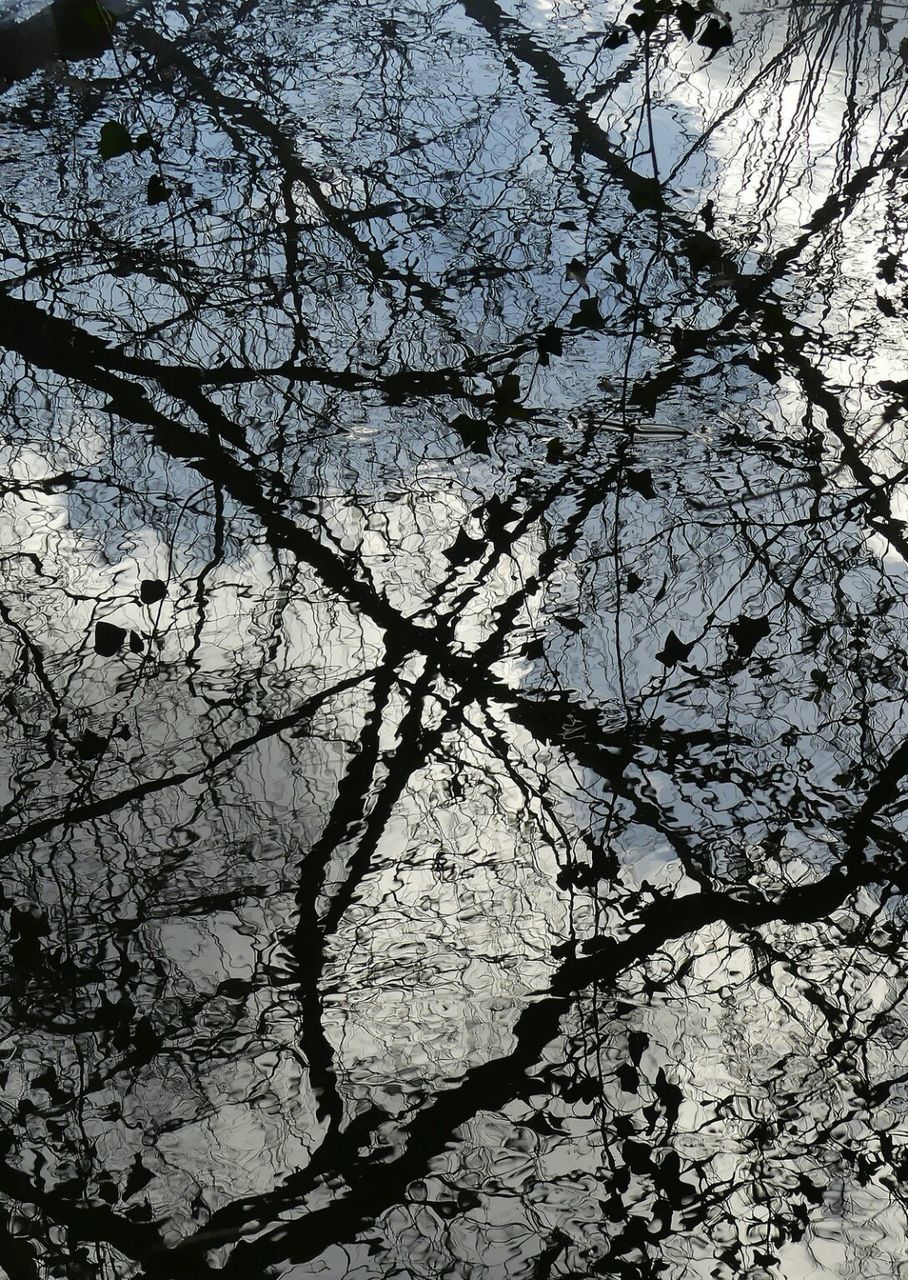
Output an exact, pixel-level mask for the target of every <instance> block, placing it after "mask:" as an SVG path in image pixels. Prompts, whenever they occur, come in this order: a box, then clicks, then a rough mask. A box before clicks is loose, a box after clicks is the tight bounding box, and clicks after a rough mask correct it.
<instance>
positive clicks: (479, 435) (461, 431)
mask: <svg viewBox="0 0 908 1280" xmlns="http://www.w3.org/2000/svg"><path fill="white" fill-rule="evenodd" d="M451 426H452V427H453V428H454V430H455V431H456V432H457V434H458V435H459V436H460V438H461V440H462V441H463V443H464V444H465V445H466V447H467V448H468V449H472V451H473V452H474V453H488V452H489V427H488V424H487V423H485V422H480V421H478V420H477V419H476V418H471V417H469V416H468V415H467V414H465V413H459V414H458V415H457V417H456V418H454V419H453V421H452V422H451Z"/></svg>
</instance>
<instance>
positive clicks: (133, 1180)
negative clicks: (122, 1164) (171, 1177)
mask: <svg viewBox="0 0 908 1280" xmlns="http://www.w3.org/2000/svg"><path fill="white" fill-rule="evenodd" d="M153 1177H154V1174H153V1173H151V1172H150V1171H149V1170H148V1169H146V1167H145V1165H144V1164H143V1163H142V1157H141V1156H140V1155H137V1156H136V1157H135V1159H134V1160H133V1162H132V1165H131V1167H130V1170H129V1177H128V1178H127V1179H126V1186H125V1187H124V1188H123V1199H124V1200H129V1199H131V1198H132V1197H133V1196H135V1195H138V1194H139V1192H140V1191H141V1190H142V1189H143V1188H144V1187H147V1186H148V1184H149V1182H151V1180H152V1178H153Z"/></svg>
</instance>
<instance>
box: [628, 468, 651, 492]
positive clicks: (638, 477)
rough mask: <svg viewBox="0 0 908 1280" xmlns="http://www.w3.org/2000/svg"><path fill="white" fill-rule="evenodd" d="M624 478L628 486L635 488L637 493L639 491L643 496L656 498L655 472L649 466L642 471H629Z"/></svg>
mask: <svg viewBox="0 0 908 1280" xmlns="http://www.w3.org/2000/svg"><path fill="white" fill-rule="evenodd" d="M624 478H625V480H626V481H627V484H628V487H629V488H631V489H633V490H634V492H635V493H639V494H640V496H641V498H655V496H656V490H655V489H654V488H653V473H652V471H650V469H649V468H648V467H647V468H645V469H644V470H640V471H627V472H625V476H624Z"/></svg>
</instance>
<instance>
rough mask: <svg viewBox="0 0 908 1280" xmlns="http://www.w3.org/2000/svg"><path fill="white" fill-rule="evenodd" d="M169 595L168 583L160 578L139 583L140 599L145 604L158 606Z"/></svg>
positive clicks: (144, 579) (143, 580)
mask: <svg viewBox="0 0 908 1280" xmlns="http://www.w3.org/2000/svg"><path fill="white" fill-rule="evenodd" d="M166 595H167V583H166V582H162V581H161V579H160V578H143V579H142V581H141V582H140V583H139V599H140V600H141V601H142V603H143V604H157V603H158V601H159V600H163V599H164V597H165V596H166Z"/></svg>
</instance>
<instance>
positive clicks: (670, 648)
mask: <svg viewBox="0 0 908 1280" xmlns="http://www.w3.org/2000/svg"><path fill="white" fill-rule="evenodd" d="M693 647H694V642H691V643H690V644H685V643H684V642H683V641H682V640H679V639H678V637H677V636H676V635H675V633H674V631H669V633H668V635H667V636H666V637H665V644H664V645H663V646H662V648H661V650H660V651H659V652H658V653H657V654H656V657H657V658H658V659H659V661H660V662H661V663H662V665H663V666H665V667H674V666H676V665H677V664H678V663H679V662H686V661H687V659H688V657H689V656H690V652H691V649H693Z"/></svg>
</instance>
